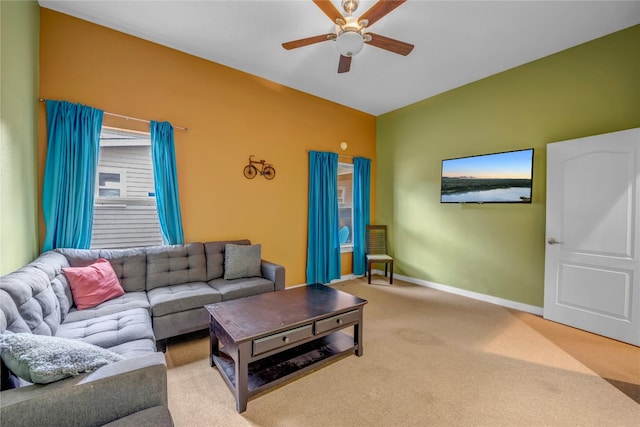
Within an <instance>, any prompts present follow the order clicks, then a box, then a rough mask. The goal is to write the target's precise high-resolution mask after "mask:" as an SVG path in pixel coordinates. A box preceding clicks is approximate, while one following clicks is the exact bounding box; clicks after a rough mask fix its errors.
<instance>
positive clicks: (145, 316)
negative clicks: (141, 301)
mask: <svg viewBox="0 0 640 427" xmlns="http://www.w3.org/2000/svg"><path fill="white" fill-rule="evenodd" d="M57 336H59V337H63V338H73V339H77V340H81V341H84V342H88V343H90V344H94V345H97V346H100V347H104V348H109V347H114V346H117V345H120V344H123V343H126V342H129V341H135V340H140V339H151V340H155V337H154V335H153V329H152V327H151V317H150V316H149V312H148V311H147V310H145V309H143V308H134V309H131V310H127V311H121V312H118V313H113V314H108V315H104V316H99V317H96V318H91V319H85V320H78V321H76V322H65V323H62V324H60V327H59V328H58V333H57Z"/></svg>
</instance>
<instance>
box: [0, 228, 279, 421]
mask: <svg viewBox="0 0 640 427" xmlns="http://www.w3.org/2000/svg"><path fill="white" fill-rule="evenodd" d="M227 244H233V245H251V243H250V241H249V240H236V241H218V242H207V243H189V244H184V245H173V246H153V247H145V248H133V249H116V250H82V249H56V250H54V251H49V252H45V253H43V254H42V255H40V256H39V257H38V258H37V259H35V260H34V261H33V262H31V263H29V264H28V265H27V266H25V267H23V268H21V269H20V270H17V271H15V272H12V273H10V274H7V275H5V276H2V277H0V333H1V334H2V335H0V339H1V338H2V336H7V335H6V334H16V335H15V336H14V337H13V338H15V337H16V336H24V334H37V335H44V336H52V337H60V338H65V339H71V340H73V341H79V342H83V343H89V344H93V345H95V346H98V347H100V348H103V349H108V350H109V351H110V352H112V353H115V354H116V356H117V357H118V358H119V359H118V360H117V361H115V362H113V363H110V364H107V365H105V366H102V367H100V368H98V369H96V370H95V371H93V372H88V373H82V374H80V375H77V376H72V377H69V378H65V379H62V380H59V381H55V382H51V383H49V384H30V383H28V382H25V381H24V380H19V379H17V378H16V376H15V375H13V374H12V372H11V371H10V370H9V369H8V368H7V366H5V364H4V363H2V383H3V384H2V385H3V391H1V392H0V420H1V422H2V424H3V425H4V424H5V423H7V425H12V426H19V425H65V426H72V425H78V426H98V425H104V424H107V423H113V424H114V425H138V424H140V423H144V422H147V423H149V425H157V426H161V425H171V424H172V421H171V415H170V414H169V411H168V409H167V384H166V364H165V359H164V354H163V353H162V352H161V351H160V352H158V351H157V350H158V349H160V350H164V348H165V346H166V340H167V339H168V338H171V337H174V336H177V335H181V334H185V333H189V332H193V331H197V330H202V329H207V328H208V327H209V319H208V314H207V312H206V310H205V309H204V305H205V304H211V303H214V302H219V301H225V300H230V299H235V298H241V297H245V296H250V295H255V294H259V293H264V292H272V291H275V290H281V289H284V286H285V270H284V267H282V266H280V265H277V264H274V263H271V262H268V261H265V260H261V262H260V265H259V267H258V271H257V272H254V273H253V275H250V276H251V277H239V278H233V279H229V278H225V276H227V274H225V268H226V267H227V265H225V248H226V247H227V246H226V245H227ZM236 247H237V246H236ZM253 247H255V246H253ZM229 252H230V251H229ZM228 255H229V253H227V257H228ZM98 258H104V259H106V260H108V261H109V263H110V264H111V266H112V267H113V271H114V272H115V274H116V276H117V278H118V281H119V282H120V284H121V286H122V288H123V290H124V291H125V293H124V294H123V295H121V296H118V297H116V298H113V299H110V300H108V301H106V302H103V303H101V304H98V305H96V306H95V307H91V308H86V309H82V310H79V309H78V308H77V307H76V306H75V304H74V301H73V295H72V292H71V288H70V286H69V282H68V280H67V278H66V276H65V274H64V273H63V271H62V269H63V268H66V267H83V266H87V265H90V264H92V263H93V262H95V261H96V260H97V259H98ZM227 273H228V269H227ZM28 337H29V336H28V335H27V338H28ZM67 341H68V340H67ZM4 356H5V354H4V353H3V359H4ZM120 359H121V360H120ZM16 386H17V387H16ZM7 388H8V389H7ZM145 420H146V421H145Z"/></svg>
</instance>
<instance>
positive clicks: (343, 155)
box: [307, 150, 354, 159]
mask: <svg viewBox="0 0 640 427" xmlns="http://www.w3.org/2000/svg"><path fill="white" fill-rule="evenodd" d="M310 151H318V150H307V153H308V152H310ZM329 153H333V151H329ZM334 154H338V153H334ZM338 157H346V158H347V159H353V157H354V156H348V155H346V154H338Z"/></svg>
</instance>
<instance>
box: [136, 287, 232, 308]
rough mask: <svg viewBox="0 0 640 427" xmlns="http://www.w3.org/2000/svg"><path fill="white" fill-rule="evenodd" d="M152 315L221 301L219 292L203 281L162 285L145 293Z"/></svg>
mask: <svg viewBox="0 0 640 427" xmlns="http://www.w3.org/2000/svg"><path fill="white" fill-rule="evenodd" d="M147 296H148V298H149V302H150V303H151V312H152V313H153V316H154V317H158V316H165V315H167V314H171V313H177V312H180V311H186V310H191V309H193V308H201V307H204V305H205V304H213V303H214V302H220V301H222V296H221V295H220V292H218V291H217V290H215V289H212V288H211V287H210V286H209V285H207V284H206V283H204V282H195V283H185V284H184V285H173V286H164V287H162V288H156V289H152V290H150V291H149V292H148V294H147Z"/></svg>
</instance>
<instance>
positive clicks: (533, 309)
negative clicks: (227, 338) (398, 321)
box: [289, 270, 544, 316]
mask: <svg viewBox="0 0 640 427" xmlns="http://www.w3.org/2000/svg"><path fill="white" fill-rule="evenodd" d="M372 274H378V275H384V271H383V270H373V271H372ZM358 277H363V276H356V275H355V274H346V275H344V276H342V277H340V278H339V279H335V280H332V281H331V283H339V282H344V281H346V280H352V279H357V278H358ZM393 277H394V278H398V279H400V280H402V281H404V282H408V283H413V284H414V285H418V286H424V287H427V288H432V289H437V290H439V291H443V292H448V293H450V294H456V295H461V296H463V297H467V298H473V299H476V300H479V301H485V302H488V303H491V304H496V305H500V306H502V307H507V308H512V309H514V310H520V311H524V312H527V313H531V314H535V315H538V316H542V315H543V314H544V311H543V308H542V307H537V306H535V305H529V304H524V303H521V302H517V301H511V300H508V299H504V298H498V297H494V296H491V295H486V294H481V293H479V292H473V291H468V290H466V289H460V288H456V287H453V286H448V285H442V284H440V283H435V282H430V281H428V280H422V279H416V278H414V277H409V276H403V275H402V274H394V275H393ZM299 286H306V284H301V285H294V286H290V287H289V288H297V287H299Z"/></svg>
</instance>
